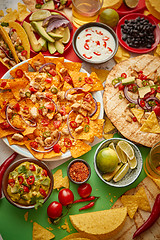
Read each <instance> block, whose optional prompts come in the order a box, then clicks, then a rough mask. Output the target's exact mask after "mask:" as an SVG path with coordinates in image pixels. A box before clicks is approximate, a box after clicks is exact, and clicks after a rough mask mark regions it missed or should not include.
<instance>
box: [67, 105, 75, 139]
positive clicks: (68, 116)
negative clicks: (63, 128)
mask: <svg viewBox="0 0 160 240" xmlns="http://www.w3.org/2000/svg"><path fill="white" fill-rule="evenodd" d="M72 112H73V110H71V111H70V112H69V113H68V116H67V127H68V131H69V134H70V135H71V137H72V138H74V137H73V135H72V133H71V129H70V126H69V116H70V114H71V113H72Z"/></svg>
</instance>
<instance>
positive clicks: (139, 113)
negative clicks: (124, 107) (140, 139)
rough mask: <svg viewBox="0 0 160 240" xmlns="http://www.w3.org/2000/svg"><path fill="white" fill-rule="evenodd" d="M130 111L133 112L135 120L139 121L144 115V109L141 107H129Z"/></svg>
mask: <svg viewBox="0 0 160 240" xmlns="http://www.w3.org/2000/svg"><path fill="white" fill-rule="evenodd" d="M131 112H132V113H133V114H134V116H135V117H136V119H137V121H138V122H139V123H140V122H141V119H142V117H143V115H144V110H143V109H137V108H131Z"/></svg>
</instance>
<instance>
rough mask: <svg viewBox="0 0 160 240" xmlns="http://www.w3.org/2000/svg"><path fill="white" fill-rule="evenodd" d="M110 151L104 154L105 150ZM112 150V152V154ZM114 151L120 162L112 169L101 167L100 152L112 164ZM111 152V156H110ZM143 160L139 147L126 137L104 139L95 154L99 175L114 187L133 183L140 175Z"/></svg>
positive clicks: (95, 165)
mask: <svg viewBox="0 0 160 240" xmlns="http://www.w3.org/2000/svg"><path fill="white" fill-rule="evenodd" d="M106 149H107V150H109V153H107V154H104V153H103V152H104V150H106ZM110 152H111V153H112V154H110ZM113 152H114V153H115V154H116V155H117V158H118V163H117V164H116V165H115V167H114V169H112V170H111V171H108V172H107V170H104V171H102V168H101V167H100V165H99V163H98V161H97V159H98V158H99V156H100V154H101V153H102V154H101V157H104V158H105V159H104V161H107V157H108V159H109V160H108V161H109V165H111V162H112V160H114V159H112V155H113ZM108 154H110V156H108ZM142 165H143V160H142V155H141V152H140V150H139V149H138V147H137V146H136V145H135V144H134V143H132V142H131V141H128V140H126V139H124V138H111V139H107V140H105V141H103V142H102V143H101V144H100V145H99V147H98V148H97V150H96V152H95V155H94V168H95V171H96V173H97V175H98V177H99V178H100V179H101V180H102V181H103V182H104V183H106V184H108V185H110V186H113V187H126V186H128V185H130V184H132V183H133V182H134V181H135V180H136V179H137V178H138V176H139V175H140V173H141V170H142Z"/></svg>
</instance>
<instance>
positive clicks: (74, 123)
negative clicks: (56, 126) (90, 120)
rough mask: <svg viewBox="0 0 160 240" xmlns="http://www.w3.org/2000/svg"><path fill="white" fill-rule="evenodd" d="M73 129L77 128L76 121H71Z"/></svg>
mask: <svg viewBox="0 0 160 240" xmlns="http://www.w3.org/2000/svg"><path fill="white" fill-rule="evenodd" d="M69 124H70V126H71V128H77V126H78V125H77V123H76V122H75V121H71V122H70V123H69Z"/></svg>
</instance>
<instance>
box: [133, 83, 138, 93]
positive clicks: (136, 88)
mask: <svg viewBox="0 0 160 240" xmlns="http://www.w3.org/2000/svg"><path fill="white" fill-rule="evenodd" d="M137 90H138V87H137V86H136V85H134V86H133V88H132V92H134V93H135V92H137Z"/></svg>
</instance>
